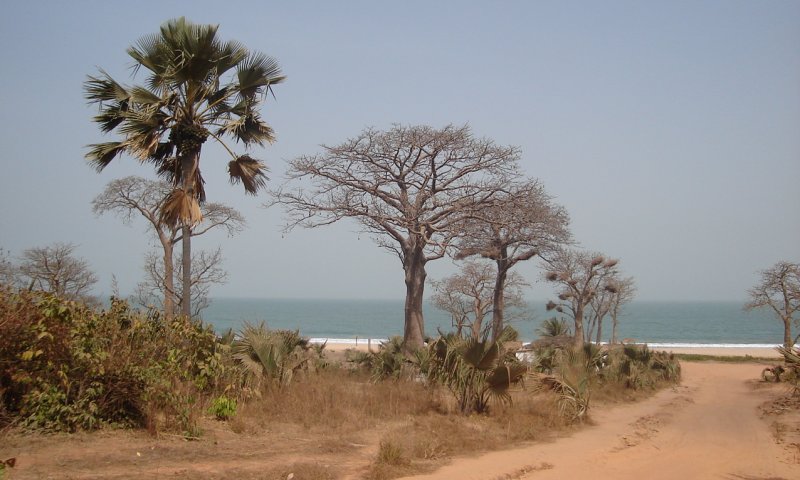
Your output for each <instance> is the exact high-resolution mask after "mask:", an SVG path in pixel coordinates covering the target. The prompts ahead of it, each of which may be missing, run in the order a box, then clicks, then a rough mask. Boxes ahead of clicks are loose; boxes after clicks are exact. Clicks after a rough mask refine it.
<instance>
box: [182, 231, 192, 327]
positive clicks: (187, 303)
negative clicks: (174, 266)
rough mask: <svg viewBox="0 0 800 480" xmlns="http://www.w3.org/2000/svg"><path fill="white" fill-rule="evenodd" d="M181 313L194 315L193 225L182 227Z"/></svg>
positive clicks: (186, 315) (187, 315) (188, 315)
mask: <svg viewBox="0 0 800 480" xmlns="http://www.w3.org/2000/svg"><path fill="white" fill-rule="evenodd" d="M181 235H182V236H183V238H182V239H181V274H182V285H181V286H182V287H183V289H182V291H181V315H183V316H185V317H187V318H189V317H191V316H192V227H189V226H187V225H184V226H183V227H181Z"/></svg>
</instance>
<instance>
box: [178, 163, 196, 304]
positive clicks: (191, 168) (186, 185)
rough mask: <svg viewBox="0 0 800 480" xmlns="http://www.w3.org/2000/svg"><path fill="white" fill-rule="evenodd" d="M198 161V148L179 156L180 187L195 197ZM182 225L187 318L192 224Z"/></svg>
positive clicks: (182, 266) (190, 278)
mask: <svg viewBox="0 0 800 480" xmlns="http://www.w3.org/2000/svg"><path fill="white" fill-rule="evenodd" d="M199 162H200V148H198V149H197V151H195V152H191V153H186V154H184V155H182V156H181V170H182V175H183V178H182V179H181V180H182V184H183V185H182V187H183V191H184V193H186V194H187V195H191V196H192V197H194V198H197V197H196V193H197V192H196V191H195V185H194V182H195V177H196V174H197V167H198V164H199ZM185 223H186V222H184V225H183V226H182V227H181V235H182V237H183V238H182V239H181V255H182V258H181V273H182V274H183V279H182V283H183V285H182V287H183V288H182V292H181V314H182V315H183V316H185V317H187V318H190V317H191V316H192V226H190V225H186V224H185Z"/></svg>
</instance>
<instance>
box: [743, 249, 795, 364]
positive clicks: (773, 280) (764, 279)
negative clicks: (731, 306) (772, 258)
mask: <svg viewBox="0 0 800 480" xmlns="http://www.w3.org/2000/svg"><path fill="white" fill-rule="evenodd" d="M748 293H749V294H750V301H749V302H748V303H747V304H746V305H745V307H744V308H745V310H753V309H756V308H769V309H770V310H772V311H773V312H774V313H775V316H777V317H778V318H779V319H780V320H781V322H782V323H783V346H784V347H786V348H789V349H791V348H792V346H793V345H794V344H796V343H797V340H798V339H799V338H800V334H798V335H797V336H796V337H792V324H794V327H795V328H799V327H800V316H798V315H800V264H797V263H790V262H778V263H776V264H775V265H773V266H772V267H771V268H768V269H767V270H764V271H763V272H761V283H759V284H758V285H756V286H755V287H753V288H751V289H750V291H749V292H748Z"/></svg>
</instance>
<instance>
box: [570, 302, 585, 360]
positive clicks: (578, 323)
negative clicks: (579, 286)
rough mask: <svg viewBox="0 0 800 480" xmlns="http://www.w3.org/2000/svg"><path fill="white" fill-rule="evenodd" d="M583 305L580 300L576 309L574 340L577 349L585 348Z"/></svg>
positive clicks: (573, 343)
mask: <svg viewBox="0 0 800 480" xmlns="http://www.w3.org/2000/svg"><path fill="white" fill-rule="evenodd" d="M583 307H584V306H583V305H582V304H581V302H578V308H577V309H576V310H575V337H574V338H573V341H572V345H573V347H575V350H578V349H580V348H583Z"/></svg>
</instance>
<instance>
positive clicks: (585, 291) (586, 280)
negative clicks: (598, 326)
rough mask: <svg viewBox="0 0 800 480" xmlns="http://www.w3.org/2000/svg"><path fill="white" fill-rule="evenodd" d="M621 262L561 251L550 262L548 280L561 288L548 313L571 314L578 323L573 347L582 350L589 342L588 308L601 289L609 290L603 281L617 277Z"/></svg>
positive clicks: (546, 275) (548, 308) (588, 254)
mask: <svg viewBox="0 0 800 480" xmlns="http://www.w3.org/2000/svg"><path fill="white" fill-rule="evenodd" d="M617 263H618V260H616V259H611V258H606V257H605V256H604V255H602V254H600V253H597V252H594V253H589V252H584V251H579V250H567V249H564V250H560V251H558V252H557V253H556V254H555V255H553V257H552V259H550V260H549V261H548V262H547V269H548V271H547V273H546V274H545V276H544V277H545V280H547V281H548V282H552V283H555V284H556V285H558V286H559V290H558V300H559V301H558V302H554V301H552V300H551V301H549V302H547V310H548V311H550V310H555V311H557V312H559V313H568V314H569V315H570V316H571V317H572V319H573V322H574V329H573V335H574V337H573V338H574V340H573V346H574V348H575V349H579V348H581V347H582V346H583V344H584V342H585V341H587V336H586V329H585V328H584V320H585V318H584V317H585V314H586V311H587V307H588V306H589V304H590V302H591V301H592V299H593V298H595V296H596V295H598V294H599V293H600V290H601V289H607V288H609V287H608V286H607V285H605V284H604V282H603V280H604V279H605V278H608V277H610V276H613V275H616V268H615V267H616V265H617Z"/></svg>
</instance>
